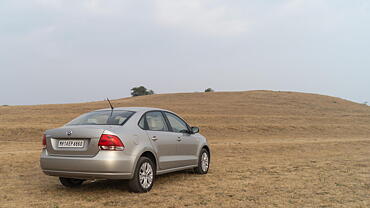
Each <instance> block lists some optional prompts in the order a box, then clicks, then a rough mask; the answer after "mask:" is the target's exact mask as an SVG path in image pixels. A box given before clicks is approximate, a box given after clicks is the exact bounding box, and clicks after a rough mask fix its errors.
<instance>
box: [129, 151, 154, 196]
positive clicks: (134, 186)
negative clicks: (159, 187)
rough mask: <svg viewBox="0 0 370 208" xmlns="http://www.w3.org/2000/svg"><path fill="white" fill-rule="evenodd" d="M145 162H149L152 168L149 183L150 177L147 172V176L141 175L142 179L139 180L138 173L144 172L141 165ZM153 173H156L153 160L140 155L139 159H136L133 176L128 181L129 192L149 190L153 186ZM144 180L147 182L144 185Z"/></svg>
mask: <svg viewBox="0 0 370 208" xmlns="http://www.w3.org/2000/svg"><path fill="white" fill-rule="evenodd" d="M145 163H146V165H148V164H149V165H150V167H151V170H152V180H151V182H150V184H149V180H150V179H149V178H150V176H149V174H147V176H143V177H144V178H143V179H142V180H140V173H144V172H143V171H142V166H143V164H145ZM144 167H145V165H144ZM155 173H156V167H155V165H154V162H153V161H152V160H151V159H149V158H147V157H140V159H139V160H138V162H137V164H136V167H135V172H134V176H133V178H132V179H131V180H129V182H128V187H129V190H130V191H131V192H135V193H145V192H148V191H150V190H151V189H152V187H153V184H154V180H155ZM144 181H146V182H147V183H146V185H145V182H144ZM143 183H144V184H143ZM148 184H149V185H148Z"/></svg>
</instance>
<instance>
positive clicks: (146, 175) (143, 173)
mask: <svg viewBox="0 0 370 208" xmlns="http://www.w3.org/2000/svg"><path fill="white" fill-rule="evenodd" d="M139 182H140V185H141V187H143V188H144V189H147V188H149V187H150V186H151V185H152V183H153V168H152V166H151V165H150V163H148V162H144V163H143V164H142V165H141V167H140V171H139Z"/></svg>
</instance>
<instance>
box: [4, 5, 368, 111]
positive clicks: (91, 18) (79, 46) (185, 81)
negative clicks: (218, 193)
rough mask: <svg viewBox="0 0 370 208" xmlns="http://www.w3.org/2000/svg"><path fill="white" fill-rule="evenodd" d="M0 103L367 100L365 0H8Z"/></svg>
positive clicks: (366, 22)
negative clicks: (243, 95) (151, 97)
mask: <svg viewBox="0 0 370 208" xmlns="http://www.w3.org/2000/svg"><path fill="white" fill-rule="evenodd" d="M0 15H1V16H0V77H1V82H0V105H3V104H12V105H13V104H17V105H21V104H41V103H68V102H85V101H94V100H103V99H104V98H106V97H110V98H112V99H115V98H122V97H127V96H130V89H131V88H132V87H135V86H139V85H144V86H146V87H147V88H149V89H153V90H154V91H155V92H156V93H172V92H194V91H203V90H204V89H205V88H207V87H211V88H213V89H215V90H216V91H241V90H254V89H270V90H283V91H301V92H312V93H320V94H326V95H332V96H338V97H341V98H345V99H350V100H352V101H356V102H361V103H363V102H365V101H369V102H370V1H368V0H351V1H348V0H264V1H261V0H233V1H230V0H228V1H226V0H225V1H221V0H139V1H138V0H130V1H124V0H84V1H83V0H65V1H62V0H23V1H18V0H1V1H0Z"/></svg>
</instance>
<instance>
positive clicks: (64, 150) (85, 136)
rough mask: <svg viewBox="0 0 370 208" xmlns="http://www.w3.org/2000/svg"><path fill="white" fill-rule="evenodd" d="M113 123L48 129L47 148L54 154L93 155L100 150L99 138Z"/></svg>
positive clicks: (111, 127)
mask: <svg viewBox="0 0 370 208" xmlns="http://www.w3.org/2000/svg"><path fill="white" fill-rule="evenodd" d="M115 127H116V126H111V125H86V126H85V125H77V126H63V127H60V128H56V129H51V130H48V131H46V133H45V134H46V148H47V150H48V153H49V154H50V155H54V156H81V157H91V156H94V155H96V154H97V153H98V152H99V147H98V143H99V139H100V136H101V135H102V134H103V133H104V131H106V130H111V129H113V128H115Z"/></svg>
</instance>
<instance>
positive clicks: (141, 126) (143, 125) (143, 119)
mask: <svg viewBox="0 0 370 208" xmlns="http://www.w3.org/2000/svg"><path fill="white" fill-rule="evenodd" d="M139 126H140V128H142V129H144V130H146V129H147V128H145V115H144V116H143V117H141V119H140V121H139Z"/></svg>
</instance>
